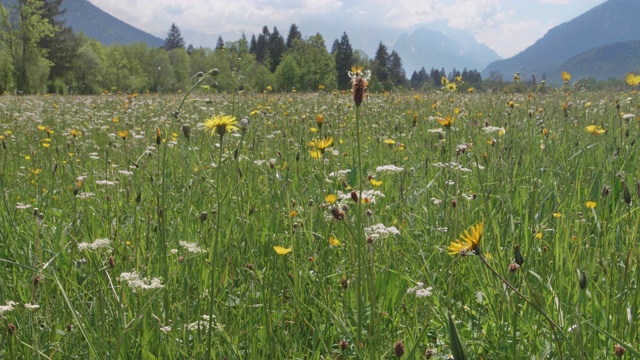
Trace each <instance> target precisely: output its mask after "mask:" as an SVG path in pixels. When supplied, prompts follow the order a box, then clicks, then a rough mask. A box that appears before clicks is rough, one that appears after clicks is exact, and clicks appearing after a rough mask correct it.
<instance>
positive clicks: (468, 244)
mask: <svg viewBox="0 0 640 360" xmlns="http://www.w3.org/2000/svg"><path fill="white" fill-rule="evenodd" d="M483 230H484V222H481V223H478V224H476V225H475V226H472V227H471V234H469V232H468V231H467V230H465V231H464V234H460V240H455V241H452V242H451V244H449V246H448V247H447V250H449V255H455V254H460V255H466V254H467V253H468V252H469V251H473V252H474V253H479V252H480V239H481V238H482V231H483Z"/></svg>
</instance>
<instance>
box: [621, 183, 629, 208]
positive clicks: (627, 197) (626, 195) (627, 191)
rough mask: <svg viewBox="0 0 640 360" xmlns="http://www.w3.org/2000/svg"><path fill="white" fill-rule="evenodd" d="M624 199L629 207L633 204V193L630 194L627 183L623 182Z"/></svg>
mask: <svg viewBox="0 0 640 360" xmlns="http://www.w3.org/2000/svg"><path fill="white" fill-rule="evenodd" d="M622 198H623V199H624V202H626V203H627V205H629V204H631V193H630V192H629V187H628V186H627V183H626V182H624V181H623V182H622Z"/></svg>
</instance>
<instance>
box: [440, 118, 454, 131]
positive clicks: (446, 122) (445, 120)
mask: <svg viewBox="0 0 640 360" xmlns="http://www.w3.org/2000/svg"><path fill="white" fill-rule="evenodd" d="M455 121H456V119H455V118H453V117H451V115H447V117H445V118H438V122H439V123H440V125H442V126H444V127H446V128H447V129H448V128H450V127H451V125H453V123H454V122H455Z"/></svg>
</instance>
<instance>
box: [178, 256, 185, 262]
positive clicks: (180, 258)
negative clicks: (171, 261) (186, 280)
mask: <svg viewBox="0 0 640 360" xmlns="http://www.w3.org/2000/svg"><path fill="white" fill-rule="evenodd" d="M178 262H179V263H182V262H184V256H182V255H180V256H178Z"/></svg>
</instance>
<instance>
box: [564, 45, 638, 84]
mask: <svg viewBox="0 0 640 360" xmlns="http://www.w3.org/2000/svg"><path fill="white" fill-rule="evenodd" d="M638 59H640V40H636V41H627V42H619V43H614V44H608V45H604V46H600V47H597V48H594V49H590V50H587V51H585V52H582V53H580V54H578V55H576V56H574V57H572V58H571V59H569V60H567V61H566V62H565V63H564V64H562V65H561V66H560V67H561V68H563V69H569V70H570V72H571V74H572V76H573V77H575V78H586V77H591V78H594V79H596V80H607V79H610V78H618V79H619V78H622V77H624V76H625V75H626V74H628V73H629V72H634V73H637V71H638V70H640V62H638Z"/></svg>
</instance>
